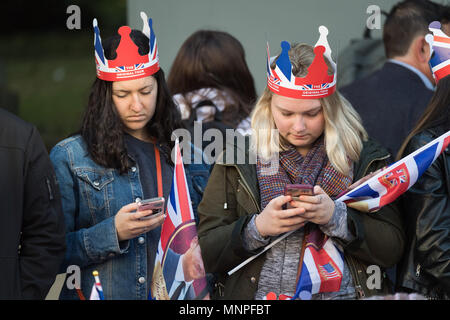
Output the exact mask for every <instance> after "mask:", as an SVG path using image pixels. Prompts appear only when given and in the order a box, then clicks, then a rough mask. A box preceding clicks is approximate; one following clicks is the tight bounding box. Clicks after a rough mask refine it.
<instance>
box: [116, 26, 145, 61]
mask: <svg viewBox="0 0 450 320" xmlns="http://www.w3.org/2000/svg"><path fill="white" fill-rule="evenodd" d="M118 33H119V34H120V43H119V46H118V47H117V50H116V53H117V58H116V59H114V60H109V62H108V66H109V67H110V68H115V67H122V66H131V65H136V64H140V63H147V62H148V55H143V56H141V55H140V54H139V48H138V46H137V45H135V44H134V42H133V41H132V40H131V38H130V33H131V28H130V27H128V26H123V27H120V28H119V31H118Z"/></svg>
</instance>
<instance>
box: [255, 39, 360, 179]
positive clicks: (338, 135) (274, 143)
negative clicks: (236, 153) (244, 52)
mask: <svg viewBox="0 0 450 320" xmlns="http://www.w3.org/2000/svg"><path fill="white" fill-rule="evenodd" d="M289 58H290V60H291V63H292V73H293V74H294V75H295V76H296V77H304V76H305V75H306V74H307V71H308V67H309V66H310V65H311V63H312V61H313V60H314V52H313V48H312V47H311V46H309V45H306V44H295V45H293V46H292V48H291V49H290V50H289ZM325 59H326V58H325ZM326 62H327V65H328V72H329V74H333V73H334V71H333V68H332V67H331V65H330V64H329V62H328V61H326ZM274 64H275V61H274V62H273V64H272V66H271V67H272V68H274ZM272 95H273V93H272V91H270V90H269V89H268V88H267V87H266V88H265V89H264V92H263V94H262V95H261V97H260V98H259V99H258V101H257V103H256V106H255V108H254V110H253V112H252V116H251V126H252V130H253V134H252V136H251V139H252V143H251V146H252V149H253V152H255V153H256V154H257V155H258V156H259V157H261V158H262V159H264V160H270V159H272V158H273V157H274V155H275V154H277V153H279V152H280V151H283V150H286V146H285V145H284V144H283V142H282V139H280V137H279V136H277V135H275V134H274V132H277V131H274V129H277V128H276V125H275V121H274V120H273V116H272V110H271V101H272ZM319 100H320V103H321V105H322V108H323V113H324V118H325V129H324V141H325V147H326V151H327V156H328V159H329V160H330V162H331V164H332V165H333V166H334V167H335V169H336V170H338V171H339V172H340V173H342V174H345V175H348V174H349V173H350V169H351V167H350V166H351V162H350V161H349V160H351V161H352V162H353V161H358V160H359V155H360V153H361V150H362V144H363V141H364V140H367V133H366V131H365V129H364V127H363V126H362V124H361V118H360V117H359V115H358V113H357V112H356V111H355V109H353V107H352V106H351V104H350V103H349V102H348V101H347V100H346V99H345V98H344V97H343V96H341V95H340V94H339V93H338V92H337V91H336V92H334V93H333V94H332V95H330V96H328V97H325V98H321V99H319ZM278 135H279V134H278Z"/></svg>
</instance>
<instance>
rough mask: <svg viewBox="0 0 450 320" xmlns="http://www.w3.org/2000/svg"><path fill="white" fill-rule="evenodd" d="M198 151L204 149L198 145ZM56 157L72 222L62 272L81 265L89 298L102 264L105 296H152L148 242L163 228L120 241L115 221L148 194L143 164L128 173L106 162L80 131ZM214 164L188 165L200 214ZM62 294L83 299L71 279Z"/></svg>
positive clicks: (68, 220) (59, 147)
mask: <svg viewBox="0 0 450 320" xmlns="http://www.w3.org/2000/svg"><path fill="white" fill-rule="evenodd" d="M195 152H201V151H198V149H195ZM193 157H194V152H192V159H193ZM50 159H51V161H52V163H53V165H54V168H55V172H56V176H57V180H58V183H59V187H60V190H61V198H62V207H63V211H64V218H65V222H66V242H67V250H66V256H65V259H64V263H63V266H62V272H65V271H66V268H67V267H68V266H69V265H77V266H79V267H80V270H81V290H82V292H83V294H84V295H85V296H86V298H89V295H90V292H91V289H92V285H93V283H94V277H93V276H92V271H94V270H98V272H99V274H100V279H101V282H102V287H103V292H104V296H105V299H147V297H148V293H149V288H150V283H149V282H150V279H147V274H151V273H152V270H148V266H147V254H148V249H147V245H149V246H151V248H150V250H155V251H156V248H157V245H158V240H159V232H160V228H157V229H154V230H153V234H151V232H149V233H146V234H142V235H140V236H139V237H137V238H134V239H130V240H127V241H121V242H120V243H119V241H118V238H117V232H116V228H115V224H114V216H115V214H116V213H117V212H118V211H119V210H120V209H121V208H122V207H123V206H124V205H126V204H129V203H131V202H135V201H136V199H137V198H141V199H142V196H143V192H142V186H141V183H140V180H139V167H138V166H137V164H136V165H135V166H134V167H132V168H131V169H130V170H129V172H128V174H124V175H120V174H119V172H118V171H117V170H115V169H111V168H105V167H102V166H100V165H98V164H96V163H95V162H94V161H93V160H92V159H91V158H90V156H89V154H88V152H87V148H86V145H85V143H84V141H83V139H82V138H81V136H79V135H77V136H73V137H70V138H68V139H65V140H63V141H61V142H60V143H58V144H57V145H56V146H55V147H54V148H53V149H52V151H51V153H50ZM192 162H193V161H192ZM209 169H210V166H209V165H207V164H204V163H203V164H190V165H185V172H186V179H187V182H188V186H189V190H190V196H191V200H192V207H193V210H194V214H195V216H196V217H197V206H198V204H199V203H200V200H201V198H202V195H203V190H204V188H205V187H206V183H207V180H208V177H209ZM150 268H151V266H150ZM148 271H150V272H148ZM60 299H78V296H77V294H76V292H75V290H73V289H72V290H70V289H68V288H67V286H66V283H65V284H64V286H63V288H62V291H61V294H60Z"/></svg>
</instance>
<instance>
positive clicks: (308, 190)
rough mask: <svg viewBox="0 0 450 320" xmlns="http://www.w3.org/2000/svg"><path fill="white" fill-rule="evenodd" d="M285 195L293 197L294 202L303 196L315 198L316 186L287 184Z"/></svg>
mask: <svg viewBox="0 0 450 320" xmlns="http://www.w3.org/2000/svg"><path fill="white" fill-rule="evenodd" d="M284 195H285V196H292V199H293V200H297V199H296V198H298V197H300V196H301V195H307V196H313V195H314V186H312V185H310V184H287V185H285V186H284Z"/></svg>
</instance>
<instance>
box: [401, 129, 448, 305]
mask: <svg viewBox="0 0 450 320" xmlns="http://www.w3.org/2000/svg"><path fill="white" fill-rule="evenodd" d="M445 132H446V130H444V129H442V128H434V129H427V130H425V131H423V132H421V133H419V134H417V135H416V136H414V137H413V138H412V139H411V141H410V143H409V144H408V146H407V148H406V150H405V152H404V155H407V154H409V153H411V152H413V151H415V150H417V149H418V148H420V147H422V146H424V145H425V144H427V143H428V142H430V141H432V140H434V139H435V138H437V137H439V136H440V135H442V134H443V133H445ZM449 168H450V151H449V148H447V149H446V150H445V151H444V152H443V153H442V154H441V155H440V156H439V157H438V158H437V159H436V160H435V161H434V163H433V164H432V165H431V166H430V167H429V168H428V170H427V171H425V172H424V174H423V175H422V177H420V179H419V180H418V181H417V182H416V183H415V184H414V185H413V186H412V187H411V188H410V189H409V190H408V191H407V192H406V193H405V194H404V195H403V196H402V197H401V198H400V199H399V200H400V205H401V208H402V214H403V219H404V223H405V228H406V232H407V241H408V242H407V247H406V251H405V254H404V257H403V260H402V263H401V264H400V268H399V269H398V270H399V274H398V282H397V284H398V288H397V291H403V292H404V291H415V292H419V293H421V294H423V295H425V296H428V297H429V298H432V299H449V298H450V201H449V198H450V181H449V179H450V175H449V174H450V171H449Z"/></svg>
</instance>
